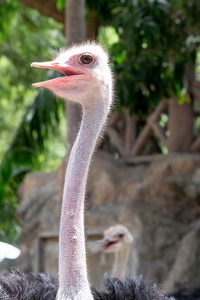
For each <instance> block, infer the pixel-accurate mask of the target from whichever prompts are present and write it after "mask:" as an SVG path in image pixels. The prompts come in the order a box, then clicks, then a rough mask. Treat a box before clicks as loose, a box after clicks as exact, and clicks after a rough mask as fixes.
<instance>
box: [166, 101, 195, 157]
mask: <svg viewBox="0 0 200 300" xmlns="http://www.w3.org/2000/svg"><path fill="white" fill-rule="evenodd" d="M168 116H169V122H168V129H169V131H170V136H169V138H168V149H169V151H170V152H186V151H189V148H190V146H191V143H192V140H193V122H194V121H193V109H192V103H184V104H178V99H177V98H176V97H174V98H172V99H171V100H170V101H169V114H168Z"/></svg>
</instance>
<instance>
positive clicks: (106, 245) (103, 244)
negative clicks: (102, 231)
mask: <svg viewBox="0 0 200 300" xmlns="http://www.w3.org/2000/svg"><path fill="white" fill-rule="evenodd" d="M117 242H118V240H116V239H113V238H103V239H102V240H98V241H97V243H98V244H100V247H99V251H100V250H105V249H107V248H109V247H110V246H111V245H114V244H116V243H117Z"/></svg>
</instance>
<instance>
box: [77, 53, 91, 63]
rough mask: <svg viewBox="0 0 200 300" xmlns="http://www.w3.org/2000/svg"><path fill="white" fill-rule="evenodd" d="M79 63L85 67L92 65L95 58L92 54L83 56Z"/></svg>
mask: <svg viewBox="0 0 200 300" xmlns="http://www.w3.org/2000/svg"><path fill="white" fill-rule="evenodd" d="M79 62H80V63H81V64H83V65H90V64H92V63H93V62H94V58H93V56H92V55H91V54H82V55H81V56H80V57H79Z"/></svg>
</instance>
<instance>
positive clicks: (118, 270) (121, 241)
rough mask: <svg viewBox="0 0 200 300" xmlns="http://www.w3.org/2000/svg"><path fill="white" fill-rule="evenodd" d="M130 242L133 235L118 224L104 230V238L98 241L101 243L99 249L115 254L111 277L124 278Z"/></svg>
mask: <svg viewBox="0 0 200 300" xmlns="http://www.w3.org/2000/svg"><path fill="white" fill-rule="evenodd" d="M132 242H133V236H132V235H131V233H130V231H129V230H128V229H127V228H126V227H125V226H124V225H120V224H117V225H115V226H111V227H109V228H108V229H107V230H105V231H104V238H103V239H102V240H99V241H98V243H100V244H101V247H100V250H102V251H103V252H107V253H114V254H115V258H114V263H113V268H112V274H111V275H112V276H113V277H117V278H119V279H124V277H125V274H126V267H127V262H128V258H129V252H130V246H131V243H132Z"/></svg>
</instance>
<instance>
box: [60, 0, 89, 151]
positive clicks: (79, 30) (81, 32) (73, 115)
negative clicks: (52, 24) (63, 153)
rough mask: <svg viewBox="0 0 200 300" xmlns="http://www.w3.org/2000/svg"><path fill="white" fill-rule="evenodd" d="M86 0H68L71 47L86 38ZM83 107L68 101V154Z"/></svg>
mask: <svg viewBox="0 0 200 300" xmlns="http://www.w3.org/2000/svg"><path fill="white" fill-rule="evenodd" d="M84 11H85V1H84V0H67V3H66V11H65V15H66V19H67V22H65V24H66V25H65V26H66V27H65V35H66V38H67V46H68V47H70V46H71V45H73V44H74V43H80V42H82V41H84V40H85V37H86V30H85V16H84ZM80 116H81V109H80V107H79V106H78V105H75V104H73V103H71V102H67V105H66V117H67V156H68V155H69V154H70V151H71V148H72V146H73V143H74V141H75V138H76V135H77V132H78V128H79V123H80Z"/></svg>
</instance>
